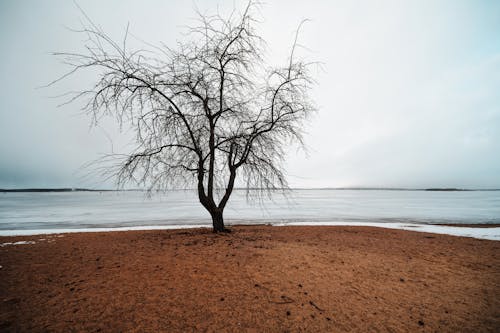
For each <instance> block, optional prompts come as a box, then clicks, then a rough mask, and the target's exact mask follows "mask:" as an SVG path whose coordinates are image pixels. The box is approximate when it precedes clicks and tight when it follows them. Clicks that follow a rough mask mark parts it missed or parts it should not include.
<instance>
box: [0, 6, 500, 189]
mask: <svg viewBox="0 0 500 333" xmlns="http://www.w3.org/2000/svg"><path fill="white" fill-rule="evenodd" d="M78 3H79V4H80V6H81V7H82V8H83V9H84V10H85V11H86V12H87V14H88V15H89V16H90V17H91V18H92V19H93V21H95V22H96V23H98V24H99V25H100V26H101V27H102V28H103V29H104V30H105V31H106V32H108V33H109V34H110V35H111V36H112V37H114V38H116V39H121V38H122V37H123V34H124V31H125V28H126V26H127V23H130V31H131V33H132V34H133V35H134V36H137V37H140V38H142V39H143V40H146V41H148V42H151V43H155V44H157V43H159V42H165V43H166V44H171V45H173V44H174V43H175V42H176V40H181V39H182V38H183V36H182V34H181V32H182V28H181V26H183V25H186V24H189V23H190V22H191V21H190V19H191V18H193V17H194V12H193V6H194V4H196V5H197V6H198V7H199V8H200V10H201V11H211V10H215V9H216V8H217V6H219V8H221V10H225V9H232V8H233V5H235V6H237V7H238V6H240V7H243V6H244V3H245V2H240V1H234V2H233V1H215V0H211V1H197V2H189V1H132V0H126V1H123V0H121V1H118V0H116V1H99V0H80V1H78ZM262 15H263V20H264V21H263V22H262V23H261V24H260V25H259V31H260V32H261V34H262V36H263V37H264V38H265V39H266V40H267V42H268V48H269V49H268V60H269V61H270V62H271V63H278V62H279V61H285V60H286V57H287V53H288V51H289V47H290V44H291V42H292V39H293V34H294V30H295V29H296V28H297V25H298V23H299V22H300V21H301V20H302V19H304V18H308V19H310V20H311V21H310V22H308V23H307V24H306V25H305V26H304V29H303V31H302V34H301V37H300V42H301V44H303V45H305V46H307V47H308V49H309V50H308V51H306V50H303V51H302V55H304V56H307V57H309V58H310V59H311V60H315V61H321V62H323V64H324V71H323V72H318V73H317V79H318V85H317V86H316V88H315V90H314V92H313V96H314V98H315V100H316V102H317V104H318V106H319V107H320V111H319V113H318V114H317V115H316V116H315V118H314V119H313V120H312V121H311V123H310V125H309V126H308V129H307V131H308V133H309V134H308V135H307V136H306V143H307V145H308V146H309V152H308V154H307V156H306V155H305V154H304V153H301V152H299V153H297V152H296V151H295V149H291V151H290V154H289V158H288V160H287V170H288V175H289V181H290V184H291V185H292V186H296V187H345V186H365V187H372V186H387V187H469V188H500V153H499V151H500V149H499V145H500V89H499V87H500V19H499V18H500V2H498V1H479V0H474V1H473V0H470V1H459V0H450V1H444V0H432V1H431V0H415V1H409V0H408V1H399V0H394V1H350V0H345V1H269V2H268V3H267V4H264V5H263V7H262ZM80 19H82V15H81V13H80V12H79V11H78V9H77V8H76V6H75V5H74V4H73V3H72V2H71V1H65V0H64V1H63V0H52V1H35V0H32V1H27V0H25V1H19V0H11V1H8V0H7V1H1V2H0V45H1V48H2V52H1V53H0V76H1V78H2V81H1V82H0V156H1V158H0V187H9V188H10V187H12V188H15V187H59V186H68V187H76V186H78V187H81V186H83V187H109V186H110V183H109V182H108V183H106V182H104V183H103V182H101V181H100V180H99V179H98V178H96V177H90V178H89V177H83V176H84V175H85V174H86V172H85V171H81V170H80V166H82V165H83V164H84V163H86V162H89V161H92V160H94V159H96V158H98V157H99V156H100V154H105V153H110V152H111V145H110V142H109V140H108V138H107V136H106V133H107V135H108V136H111V137H112V138H113V141H114V150H115V151H116V152H119V151H120V149H125V148H124V144H123V143H124V142H125V137H126V134H122V135H118V134H117V133H118V132H117V129H116V127H114V126H113V125H112V122H110V121H108V122H106V123H104V124H103V125H102V127H103V129H100V128H94V129H90V128H89V119H88V118H87V117H86V116H84V115H80V114H79V111H78V104H71V105H68V106H64V107H60V108H58V107H57V105H58V104H59V103H60V102H61V100H60V99H59V100H58V99H53V98H49V96H53V95H57V94H60V93H64V92H66V91H68V90H73V89H82V88H84V87H86V86H88V84H89V83H91V82H92V77H91V75H89V74H87V75H82V76H74V77H72V78H71V79H69V80H68V81H65V82H64V83H63V84H60V85H57V86H55V87H53V88H50V89H36V87H37V86H41V85H43V84H46V83H48V82H50V81H51V80H53V79H55V78H57V77H58V75H60V74H62V73H63V72H64V71H65V70H67V67H65V66H64V65H63V64H61V63H60V61H59V60H58V59H57V58H55V57H53V56H51V55H50V53H51V52H53V51H75V50H79V49H80V48H81V47H82V44H83V43H82V39H83V36H80V35H78V34H75V33H74V32H71V31H69V30H68V29H67V28H65V27H73V28H78V27H79V26H80V23H79V20H80ZM135 42H136V43H139V42H138V41H137V40H135ZM132 43H134V41H132Z"/></svg>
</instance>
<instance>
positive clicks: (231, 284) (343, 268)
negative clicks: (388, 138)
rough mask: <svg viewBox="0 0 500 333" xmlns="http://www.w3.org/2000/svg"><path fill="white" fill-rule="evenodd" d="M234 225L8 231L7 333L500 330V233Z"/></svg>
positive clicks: (0, 308)
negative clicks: (489, 236)
mask: <svg viewBox="0 0 500 333" xmlns="http://www.w3.org/2000/svg"><path fill="white" fill-rule="evenodd" d="M232 230H233V232H232V233H231V234H227V235H225V234H224V235H216V234H213V233H211V232H210V230H208V229H189V230H150V231H125V232H106V233H75V234H62V235H38V236H17V237H0V244H2V246H0V266H1V268H0V331H2V332H240V331H241V332H420V331H421V332H498V331H499V330H500V256H499V254H500V243H499V242H498V241H490V240H480V239H473V238H464V237H455V236H447V235H437V234H429V233H421V232H412V231H404V230H392V229H382V228H371V227H270V226H238V227H233V228H232ZM16 242H24V243H19V244H13V243H16Z"/></svg>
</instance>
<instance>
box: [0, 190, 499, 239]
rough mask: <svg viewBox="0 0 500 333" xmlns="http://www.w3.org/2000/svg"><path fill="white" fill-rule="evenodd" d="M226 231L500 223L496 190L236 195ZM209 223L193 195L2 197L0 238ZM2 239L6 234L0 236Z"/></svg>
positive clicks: (135, 193) (228, 209)
mask: <svg viewBox="0 0 500 333" xmlns="http://www.w3.org/2000/svg"><path fill="white" fill-rule="evenodd" d="M225 220H226V223H228V224H240V223H245V224H253V223H271V224H280V225H283V224H300V223H309V224H314V223H317V224H324V223H327V222H339V223H352V224H356V223H366V222H369V223H406V224H414V223H416V224H437V223H449V224H484V223H486V224H490V223H500V191H457V192H433V191H400V190H294V191H292V192H291V193H290V194H289V196H288V198H284V197H282V196H279V195H276V196H274V197H273V200H269V199H264V200H263V201H262V202H260V203H259V202H250V203H248V202H247V200H246V196H245V192H244V191H235V192H234V193H233V196H232V197H231V199H230V201H229V203H228V206H227V207H226V211H225ZM207 224H210V218H209V215H208V213H207V212H206V211H205V210H204V209H203V207H202V206H201V205H200V204H199V202H198V199H197V197H196V193H195V192H194V191H169V192H167V193H165V194H157V195H153V196H152V197H151V198H149V197H147V196H146V194H145V193H144V192H139V191H128V192H48V193H0V233H1V231H8V230H10V231H12V230H46V229H49V230H50V229H88V228H117V227H141V226H191V225H207ZM3 234H5V233H3Z"/></svg>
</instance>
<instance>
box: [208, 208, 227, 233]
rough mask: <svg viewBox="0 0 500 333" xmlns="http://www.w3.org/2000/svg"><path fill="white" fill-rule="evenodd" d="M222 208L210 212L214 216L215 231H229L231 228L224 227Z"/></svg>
mask: <svg viewBox="0 0 500 333" xmlns="http://www.w3.org/2000/svg"><path fill="white" fill-rule="evenodd" d="M222 212H223V211H221V210H215V211H212V212H210V215H211V216H212V225H213V231H214V232H228V231H229V230H228V229H226V228H225V227H224V218H223V217H222Z"/></svg>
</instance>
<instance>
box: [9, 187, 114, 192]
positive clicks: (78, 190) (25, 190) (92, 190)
mask: <svg viewBox="0 0 500 333" xmlns="http://www.w3.org/2000/svg"><path fill="white" fill-rule="evenodd" d="M103 191H112V190H94V189H88V188H19V189H3V188H1V189H0V192H103Z"/></svg>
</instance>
